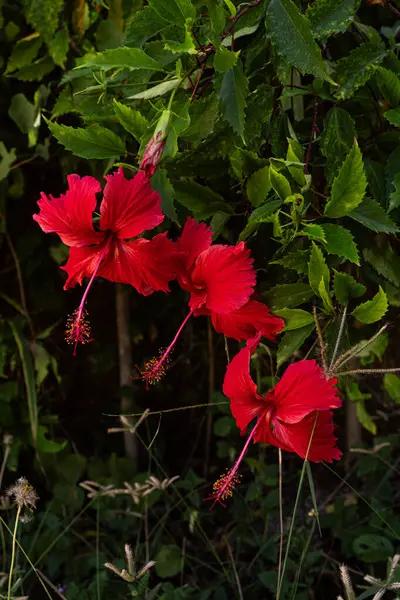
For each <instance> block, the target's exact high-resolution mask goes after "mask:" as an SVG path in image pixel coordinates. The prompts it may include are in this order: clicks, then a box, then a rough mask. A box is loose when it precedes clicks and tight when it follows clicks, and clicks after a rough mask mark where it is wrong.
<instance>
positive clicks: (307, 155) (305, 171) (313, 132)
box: [304, 96, 318, 175]
mask: <svg viewBox="0 0 400 600" xmlns="http://www.w3.org/2000/svg"><path fill="white" fill-rule="evenodd" d="M317 119H318V98H317V97H316V96H315V97H314V116H313V121H312V125H311V133H310V140H309V142H308V148H307V152H306V158H305V161H304V175H307V173H308V163H309V162H310V156H311V147H312V143H313V141H314V135H315V132H316V131H317V130H318V127H317Z"/></svg>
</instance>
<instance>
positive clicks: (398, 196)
mask: <svg viewBox="0 0 400 600" xmlns="http://www.w3.org/2000/svg"><path fill="white" fill-rule="evenodd" d="M392 184H393V186H394V191H393V192H392V193H391V194H390V196H389V208H388V213H389V212H390V211H392V210H394V209H395V208H398V207H399V206H400V173H397V175H396V176H395V178H394V179H393V181H392Z"/></svg>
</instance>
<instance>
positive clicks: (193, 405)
mask: <svg viewBox="0 0 400 600" xmlns="http://www.w3.org/2000/svg"><path fill="white" fill-rule="evenodd" d="M222 404H229V400H227V401H226V402H213V406H221V405H222ZM205 406H210V403H209V402H206V403H203V404H191V405H190V406H177V407H176V408H166V409H165V410H152V411H151V412H150V411H149V409H148V408H146V410H145V411H144V412H142V413H133V414H131V415H115V414H110V413H103V415H104V416H105V417H120V416H123V417H141V416H142V415H144V414H146V416H148V417H151V416H152V415H162V414H164V413H170V412H177V411H178V410H190V409H192V408H204V407H205Z"/></svg>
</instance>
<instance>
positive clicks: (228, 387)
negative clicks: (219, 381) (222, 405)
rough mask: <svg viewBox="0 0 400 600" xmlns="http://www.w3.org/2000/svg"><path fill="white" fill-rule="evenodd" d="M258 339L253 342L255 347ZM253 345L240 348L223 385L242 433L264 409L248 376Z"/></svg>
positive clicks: (261, 398) (261, 400)
mask: <svg viewBox="0 0 400 600" xmlns="http://www.w3.org/2000/svg"><path fill="white" fill-rule="evenodd" d="M259 341H260V339H259V337H258V338H257V339H256V340H255V341H254V340H253V343H254V345H257V344H258V342H259ZM253 349H254V346H253V345H250V346H246V347H245V348H242V350H240V352H239V353H238V354H236V356H235V357H234V358H233V359H232V361H231V362H230V363H229V365H228V367H227V369H226V373H225V379H224V384H223V388H222V390H223V392H224V394H225V396H227V397H228V398H229V400H230V401H231V404H230V407H231V412H232V415H233V417H234V418H235V420H236V425H237V426H238V427H239V429H240V430H241V432H242V433H243V432H244V430H245V429H246V427H247V426H248V424H249V423H250V421H252V420H253V419H254V418H255V417H258V416H260V415H261V414H262V413H263V412H264V411H265V410H266V409H267V404H266V402H265V398H263V397H262V396H259V395H258V394H257V386H256V384H255V383H254V381H253V380H252V378H251V375H250V356H251V354H252V351H253Z"/></svg>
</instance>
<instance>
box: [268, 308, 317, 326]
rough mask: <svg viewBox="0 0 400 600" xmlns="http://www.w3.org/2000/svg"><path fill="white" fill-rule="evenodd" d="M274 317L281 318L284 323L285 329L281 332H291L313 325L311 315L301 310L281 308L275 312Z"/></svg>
mask: <svg viewBox="0 0 400 600" xmlns="http://www.w3.org/2000/svg"><path fill="white" fill-rule="evenodd" d="M275 315H277V316H278V317H281V318H282V319H283V320H284V321H285V328H284V329H283V331H292V330H293V329H300V327H305V326H306V325H310V323H314V317H313V315H312V314H311V313H309V312H307V311H306V310H302V309H301V308H282V309H281V310H276V311H275Z"/></svg>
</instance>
